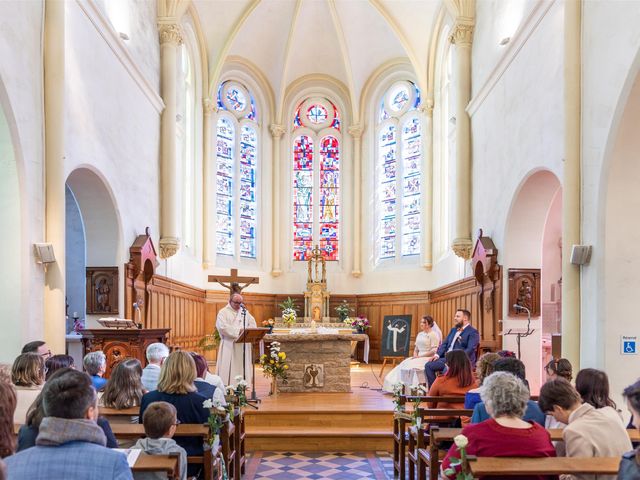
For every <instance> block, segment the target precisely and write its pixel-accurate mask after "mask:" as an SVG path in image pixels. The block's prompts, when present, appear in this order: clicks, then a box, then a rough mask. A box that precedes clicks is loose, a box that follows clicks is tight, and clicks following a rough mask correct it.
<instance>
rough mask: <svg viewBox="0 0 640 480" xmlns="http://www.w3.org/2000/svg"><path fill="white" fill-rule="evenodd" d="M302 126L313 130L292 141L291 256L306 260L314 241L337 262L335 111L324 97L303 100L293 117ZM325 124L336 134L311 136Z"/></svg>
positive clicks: (337, 146)
mask: <svg viewBox="0 0 640 480" xmlns="http://www.w3.org/2000/svg"><path fill="white" fill-rule="evenodd" d="M301 112H302V114H301ZM301 127H306V128H308V129H310V130H313V132H309V133H308V134H302V135H299V136H297V137H295V138H294V141H293V259H294V260H296V261H303V260H307V259H308V258H309V255H310V253H311V250H312V248H313V247H314V245H316V244H317V245H319V247H320V249H321V250H322V252H323V256H324V258H325V259H326V260H328V261H336V260H338V259H339V237H340V235H339V232H340V230H339V225H340V141H341V140H340V134H339V132H340V118H339V115H338V110H337V108H336V107H335V105H333V104H332V103H331V102H329V101H328V100H326V99H314V100H307V101H305V102H302V104H301V105H299V106H298V108H297V110H296V114H295V116H294V120H293V128H294V129H296V128H301ZM327 127H330V128H333V129H334V130H335V134H329V135H324V136H322V137H319V138H316V137H314V135H313V134H314V133H318V132H319V131H320V130H324V129H325V128H327ZM314 200H315V201H314Z"/></svg>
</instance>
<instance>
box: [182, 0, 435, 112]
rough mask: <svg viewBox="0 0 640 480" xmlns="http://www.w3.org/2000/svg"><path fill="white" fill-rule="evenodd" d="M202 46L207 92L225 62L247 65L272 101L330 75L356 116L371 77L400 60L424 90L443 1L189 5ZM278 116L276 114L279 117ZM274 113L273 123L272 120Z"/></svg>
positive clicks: (254, 0) (267, 0)
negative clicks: (300, 82)
mask: <svg viewBox="0 0 640 480" xmlns="http://www.w3.org/2000/svg"><path fill="white" fill-rule="evenodd" d="M193 4H194V5H195V7H196V11H197V14H198V16H199V17H200V24H201V26H202V29H203V31H204V35H205V38H206V43H207V55H208V62H209V69H210V82H211V84H212V85H214V84H216V83H217V82H218V80H219V77H220V73H221V72H222V71H223V69H224V62H225V60H226V59H227V58H228V57H230V56H233V57H241V58H245V59H247V60H248V61H249V62H250V63H251V64H253V65H255V66H256V67H257V68H259V69H260V70H261V71H262V73H263V74H264V75H265V77H266V79H267V80H268V82H269V83H270V87H271V89H272V91H273V92H274V94H275V97H276V98H275V103H276V108H278V109H281V108H282V102H283V101H284V95H285V92H286V91H287V88H288V86H289V85H291V83H292V82H294V81H295V80H296V79H299V78H301V77H304V76H309V75H317V74H322V75H329V76H331V77H334V78H336V79H337V80H339V81H340V82H342V83H343V84H344V85H345V86H346V87H347V88H348V90H349V94H350V96H351V98H349V99H348V100H349V101H350V102H351V105H352V106H353V107H354V108H357V106H358V105H359V103H360V96H361V94H362V90H363V88H364V86H365V84H366V82H367V80H369V77H370V76H371V75H372V74H373V73H374V71H375V70H376V69H377V68H379V67H380V66H381V65H383V64H384V63H386V62H388V61H390V60H393V59H398V58H406V59H407V60H408V61H409V62H410V63H411V65H412V67H413V69H414V71H415V76H416V79H417V80H418V83H419V84H420V85H419V86H420V87H421V88H422V89H425V88H426V86H427V85H426V83H427V80H426V79H427V66H428V65H429V58H428V56H429V48H430V45H429V42H430V40H431V38H432V33H433V29H434V25H435V24H436V18H437V16H438V14H439V12H440V9H441V8H442V0H193ZM278 113H279V112H278ZM278 113H276V115H277V114H278Z"/></svg>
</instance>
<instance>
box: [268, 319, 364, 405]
mask: <svg viewBox="0 0 640 480" xmlns="http://www.w3.org/2000/svg"><path fill="white" fill-rule="evenodd" d="M295 330H299V333H295ZM295 330H293V331H292V332H289V333H282V334H277V333H276V334H270V335H265V337H264V340H265V342H274V341H275V342H280V349H281V351H283V352H285V353H286V354H287V363H288V365H289V371H288V374H287V376H288V378H287V383H284V382H283V381H282V380H281V379H278V390H279V391H280V392H313V393H317V392H350V391H351V371H350V367H351V342H352V341H354V340H355V341H364V340H365V338H368V337H367V336H366V335H364V334H354V333H313V332H303V331H301V330H302V329H295Z"/></svg>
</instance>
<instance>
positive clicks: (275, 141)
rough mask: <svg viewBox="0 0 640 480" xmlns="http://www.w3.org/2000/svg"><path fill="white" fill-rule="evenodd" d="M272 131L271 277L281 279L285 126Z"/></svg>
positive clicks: (272, 125)
mask: <svg viewBox="0 0 640 480" xmlns="http://www.w3.org/2000/svg"><path fill="white" fill-rule="evenodd" d="M269 130H270V131H271V146H272V159H273V164H272V165H273V177H272V178H273V180H272V189H271V190H272V192H273V193H272V195H273V199H272V205H273V209H272V210H273V212H272V215H273V220H272V223H271V225H272V227H271V228H272V240H271V242H272V256H273V266H272V268H271V275H273V276H274V277H279V276H280V275H281V274H282V268H281V266H280V231H281V230H282V229H283V227H284V225H282V224H281V223H280V209H281V208H282V205H283V204H282V203H281V201H280V200H281V198H280V196H281V195H280V191H281V190H282V189H281V188H280V139H281V138H282V135H283V134H284V126H282V125H280V124H277V123H272V124H271V125H270V126H269ZM287 223H288V222H287Z"/></svg>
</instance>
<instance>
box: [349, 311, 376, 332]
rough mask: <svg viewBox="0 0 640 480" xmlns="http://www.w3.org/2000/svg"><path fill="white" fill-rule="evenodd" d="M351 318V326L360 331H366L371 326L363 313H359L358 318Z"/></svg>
mask: <svg viewBox="0 0 640 480" xmlns="http://www.w3.org/2000/svg"><path fill="white" fill-rule="evenodd" d="M349 320H350V325H351V328H355V329H356V330H357V331H358V333H365V332H366V331H367V329H369V328H371V325H369V319H367V317H364V316H362V315H358V316H357V317H356V318H353V319H349Z"/></svg>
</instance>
